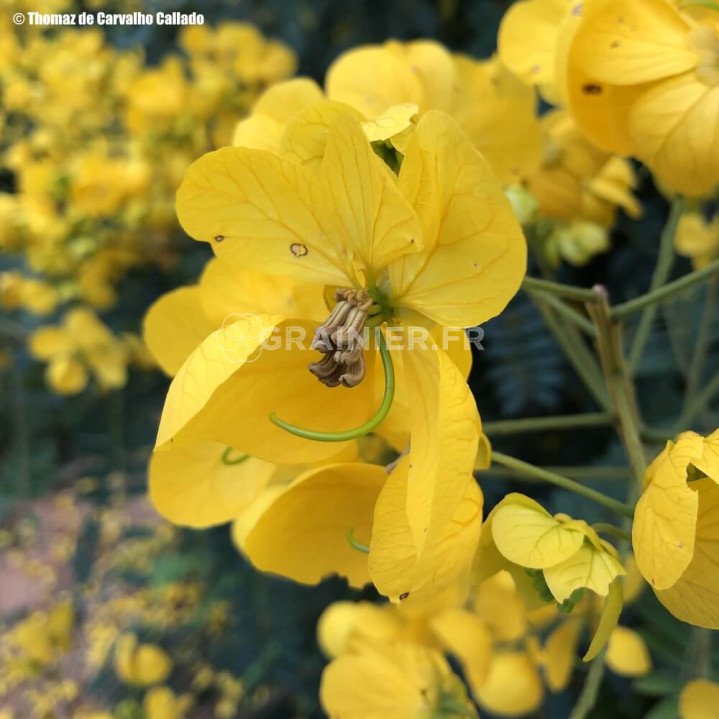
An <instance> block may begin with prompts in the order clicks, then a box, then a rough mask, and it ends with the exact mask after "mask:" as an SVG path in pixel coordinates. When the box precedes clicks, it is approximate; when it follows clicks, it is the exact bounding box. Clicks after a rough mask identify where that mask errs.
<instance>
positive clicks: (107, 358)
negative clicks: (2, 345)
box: [28, 307, 127, 394]
mask: <svg viewBox="0 0 719 719" xmlns="http://www.w3.org/2000/svg"><path fill="white" fill-rule="evenodd" d="M28 348H29V350H30V352H31V353H32V354H33V355H34V356H35V357H37V358H38V359H41V360H45V361H48V362H49V364H48V367H47V372H46V379H47V382H48V384H49V385H50V387H52V389H53V390H54V391H56V392H58V393H60V394H77V393H78V392H81V391H82V390H83V389H84V388H85V386H86V384H87V381H88V371H91V372H92V373H93V375H94V376H95V379H96V380H97V382H98V384H99V385H100V387H101V388H102V389H117V388H118V387H122V386H124V384H125V381H126V379H127V370H126V366H127V350H126V348H125V347H124V345H123V344H122V342H121V341H120V340H118V339H117V338H116V337H115V336H114V335H113V334H112V332H110V330H109V329H108V328H107V327H106V326H105V325H104V324H103V323H102V322H101V321H100V320H99V319H98V318H97V316H96V315H95V314H94V313H93V312H92V311H91V310H89V309H87V308H84V307H76V308H74V309H71V310H69V311H68V312H67V313H66V315H65V317H64V319H63V324H62V326H59V327H55V326H46V327H41V328H40V329H39V330H37V331H36V332H35V333H34V334H33V335H32V336H31V337H30V339H29V341H28Z"/></svg>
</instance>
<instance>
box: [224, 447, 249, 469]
mask: <svg viewBox="0 0 719 719" xmlns="http://www.w3.org/2000/svg"><path fill="white" fill-rule="evenodd" d="M231 454H232V447H227V449H225V451H224V452H223V453H222V464H226V465H228V466H232V465H233V464H242V462H244V461H246V460H248V459H249V458H250V455H249V454H241V455H240V456H239V457H230V455H231Z"/></svg>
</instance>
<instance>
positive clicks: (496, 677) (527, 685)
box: [476, 649, 544, 717]
mask: <svg viewBox="0 0 719 719" xmlns="http://www.w3.org/2000/svg"><path fill="white" fill-rule="evenodd" d="M476 694H477V699H478V700H479V703H480V704H481V706H482V707H483V708H485V709H487V711H490V712H492V713H494V714H500V715H501V716H509V717H515V716H521V715H523V714H528V713H529V712H534V711H536V710H537V709H539V707H540V706H541V704H542V699H543V698H544V687H543V686H542V680H541V678H540V676H539V672H538V670H537V667H536V665H535V664H534V662H533V661H532V659H531V657H530V656H529V654H528V653H527V652H524V651H514V650H511V649H510V650H503V651H498V652H496V653H495V654H494V656H493V657H492V661H491V663H490V665H489V670H488V672H487V678H486V679H485V681H484V683H483V684H482V685H481V686H480V687H479V689H477V690H476Z"/></svg>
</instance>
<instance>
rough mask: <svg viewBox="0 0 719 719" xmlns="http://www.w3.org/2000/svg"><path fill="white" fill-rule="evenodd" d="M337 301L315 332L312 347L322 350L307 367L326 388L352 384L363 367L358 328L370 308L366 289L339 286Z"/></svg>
mask: <svg viewBox="0 0 719 719" xmlns="http://www.w3.org/2000/svg"><path fill="white" fill-rule="evenodd" d="M335 298H336V300H337V304H336V305H335V307H334V309H333V310H332V312H330V315H329V317H328V318H327V319H326V320H325V322H323V323H322V324H321V325H320V326H319V327H318V328H317V330H316V331H315V336H314V339H313V340H312V348H313V349H316V350H319V351H320V352H322V353H324V355H325V356H324V357H323V358H322V359H321V360H320V361H319V362H313V363H312V364H311V365H310V367H309V369H310V372H312V374H313V375H315V377H317V379H319V380H320V382H322V384H324V385H326V386H327V387H337V386H338V385H340V384H341V385H344V386H345V387H356V386H357V385H358V384H359V383H360V382H361V381H362V380H363V379H364V376H365V373H366V371H367V367H366V364H365V360H364V355H363V341H362V339H363V338H362V330H363V329H364V325H365V322H366V321H367V314H368V312H369V310H370V308H371V307H372V298H371V297H370V296H369V293H368V292H367V291H366V290H352V289H340V290H337V292H336V293H335Z"/></svg>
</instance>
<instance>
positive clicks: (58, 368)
mask: <svg viewBox="0 0 719 719" xmlns="http://www.w3.org/2000/svg"><path fill="white" fill-rule="evenodd" d="M45 379H46V381H47V383H48V384H49V385H50V387H52V389H53V390H54V391H55V392H57V393H58V394H78V393H79V392H82V390H84V389H85V386H86V385H87V379H88V377H87V370H86V369H85V366H84V365H83V364H82V363H81V362H78V361H77V360H76V359H73V358H72V357H66V356H60V357H55V358H54V359H53V360H52V361H51V362H50V364H49V365H48V366H47V369H46V371H45Z"/></svg>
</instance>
